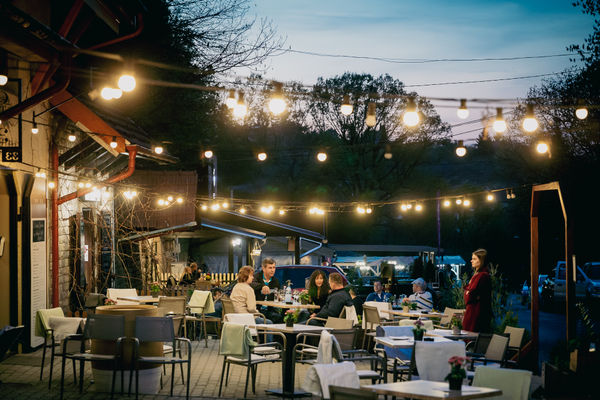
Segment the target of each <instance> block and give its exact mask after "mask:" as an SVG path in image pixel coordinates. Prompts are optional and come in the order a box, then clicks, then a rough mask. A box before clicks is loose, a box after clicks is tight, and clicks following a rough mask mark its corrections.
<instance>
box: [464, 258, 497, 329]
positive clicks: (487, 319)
mask: <svg viewBox="0 0 600 400" xmlns="http://www.w3.org/2000/svg"><path fill="white" fill-rule="evenodd" d="M471 266H472V267H473V269H474V271H475V273H474V275H473V276H472V277H471V280H470V281H469V284H468V285H467V286H465V289H464V290H465V293H464V298H465V305H466V310H465V315H464V317H463V329H465V330H467V331H472V332H491V322H492V279H491V277H490V273H489V271H488V268H487V251H486V250H484V249H477V250H475V251H474V252H473V255H472V257H471Z"/></svg>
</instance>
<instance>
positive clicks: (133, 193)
mask: <svg viewBox="0 0 600 400" xmlns="http://www.w3.org/2000/svg"><path fill="white" fill-rule="evenodd" d="M136 196H137V192H136V191H135V190H126V191H124V192H123V197H125V198H126V199H127V200H131V199H133V198H134V197H136Z"/></svg>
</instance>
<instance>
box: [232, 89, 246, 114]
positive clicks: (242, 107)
mask: <svg viewBox="0 0 600 400" xmlns="http://www.w3.org/2000/svg"><path fill="white" fill-rule="evenodd" d="M246 114H248V106H247V105H246V102H245V101H244V92H240V96H239V98H238V102H237V103H236V104H235V107H233V116H234V117H236V118H244V117H245V116H246Z"/></svg>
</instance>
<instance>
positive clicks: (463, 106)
mask: <svg viewBox="0 0 600 400" xmlns="http://www.w3.org/2000/svg"><path fill="white" fill-rule="evenodd" d="M456 115H458V118H460V119H467V118H469V109H468V108H467V99H460V107H458V110H456Z"/></svg>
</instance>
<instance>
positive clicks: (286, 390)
mask: <svg viewBox="0 0 600 400" xmlns="http://www.w3.org/2000/svg"><path fill="white" fill-rule="evenodd" d="M296 334H297V333H295V332H285V338H286V348H285V358H284V360H283V363H282V368H283V370H282V371H281V375H282V381H283V388H281V389H267V390H266V392H267V393H269V394H272V395H275V396H282V397H291V398H294V397H307V396H311V394H310V393H308V392H305V391H302V390H299V391H296V390H294V379H295V377H294V370H295V368H294V365H293V364H292V363H293V353H294V346H295V345H296Z"/></svg>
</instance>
